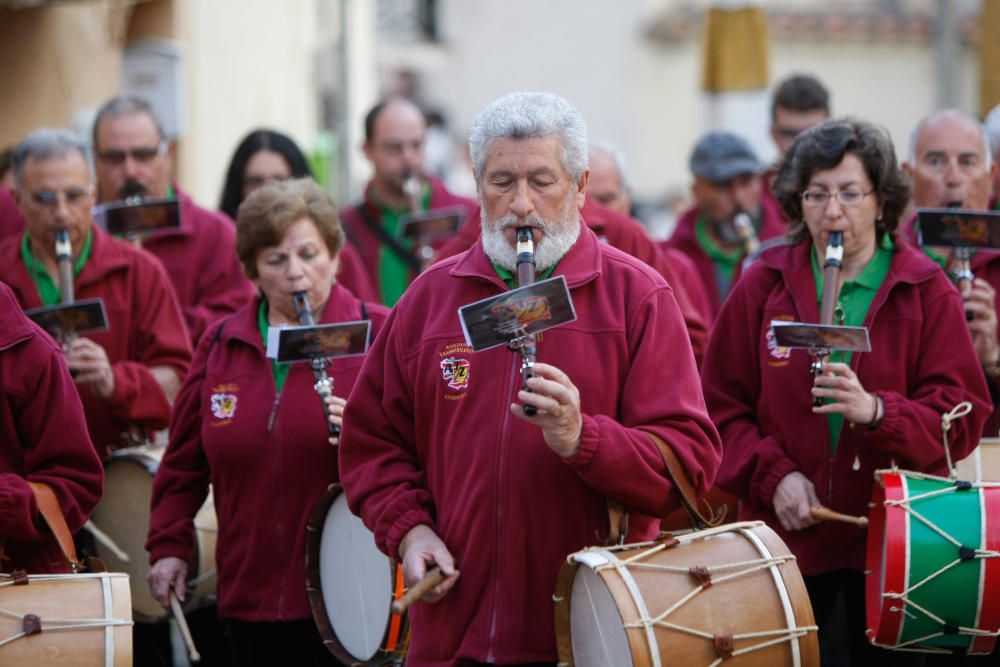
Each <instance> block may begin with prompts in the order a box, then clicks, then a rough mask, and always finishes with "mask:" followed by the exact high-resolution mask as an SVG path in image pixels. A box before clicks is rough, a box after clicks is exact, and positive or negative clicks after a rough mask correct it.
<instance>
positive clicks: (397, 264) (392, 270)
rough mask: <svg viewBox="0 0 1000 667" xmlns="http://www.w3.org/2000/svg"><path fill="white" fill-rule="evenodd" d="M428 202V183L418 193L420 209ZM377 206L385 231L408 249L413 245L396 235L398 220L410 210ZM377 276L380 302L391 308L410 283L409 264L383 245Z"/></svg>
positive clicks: (429, 199)
mask: <svg viewBox="0 0 1000 667" xmlns="http://www.w3.org/2000/svg"><path fill="white" fill-rule="evenodd" d="M430 202H431V188H430V185H429V184H428V185H424V192H423V194H422V195H420V210H422V211H426V210H427V208H428V207H429V206H430ZM378 207H379V210H380V211H381V213H382V228H383V229H385V233H386V234H388V235H389V236H391V237H393V238H395V239H398V240H399V244H400V245H401V246H403V247H404V248H406V249H407V250H409V249H410V248H411V247H412V245H413V244H412V243H411V241H410V240H409V239H401V238H399V237H398V236H397V235H398V234H399V221H400V220H401V219H402V218H403V216H405V215H409V214H410V210H409V209H405V210H402V211H397V210H394V209H391V208H389V207H388V206H385V205H384V204H378ZM378 278H379V283H380V284H381V285H382V303H384V304H385V305H387V306H389V307H390V308H391V307H393V306H395V305H396V302H397V301H399V297H401V296H403V292H405V291H406V288H407V287H408V286H409V285H410V265H409V264H407V263H406V262H404V261H403V260H402V259H401V258H399V257H398V256H397V255H396V253H394V252H393V251H392V249H391V248H389V247H388V246H386V245H383V246H382V248H381V249H380V250H379V262H378Z"/></svg>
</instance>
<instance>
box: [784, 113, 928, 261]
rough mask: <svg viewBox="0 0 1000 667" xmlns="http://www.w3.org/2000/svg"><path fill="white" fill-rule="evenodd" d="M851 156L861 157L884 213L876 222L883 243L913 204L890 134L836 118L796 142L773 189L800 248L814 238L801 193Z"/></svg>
mask: <svg viewBox="0 0 1000 667" xmlns="http://www.w3.org/2000/svg"><path fill="white" fill-rule="evenodd" d="M848 153H851V154H852V155H855V156H857V158H858V159H859V160H861V164H862V165H864V168H865V173H866V174H867V175H868V178H869V180H871V182H872V187H873V188H874V190H875V195H876V196H877V197H878V201H879V204H880V206H881V209H882V216H881V220H877V221H876V222H875V233H876V236H877V238H878V241H879V243H881V242H882V238H883V237H884V236H885V235H886V234H891V233H892V232H894V231H895V229H896V226H897V225H898V224H899V217H900V216H901V215H902V213H903V209H904V208H905V207H906V203H907V202H908V201H909V199H910V185H909V182H908V181H907V180H906V177H905V176H904V175H903V172H902V170H900V168H899V164H898V163H897V162H896V149H895V148H893V145H892V139H890V138H889V133H888V132H886V131H885V129H883V128H882V127H880V126H878V125H875V124H873V123H869V122H867V121H863V120H859V119H857V118H835V119H832V120H827V121H824V122H822V123H820V124H819V125H816V126H815V127H811V128H809V129H808V130H806V131H805V132H803V133H802V134H800V135H799V136H797V137H796V138H795V141H794V142H793V143H792V147H791V148H790V149H789V150H788V153H787V154H786V155H785V158H784V159H783V160H782V161H781V164H780V165H779V166H778V175H777V177H776V178H775V179H774V182H773V183H772V185H771V190H772V192H773V193H774V196H775V197H776V198H777V200H778V203H779V204H781V209H782V210H783V211H784V212H785V216H786V217H787V218H788V220H789V223H788V239H789V241H791V242H792V243H801V242H802V241H804V240H806V239H807V238H809V230H808V228H807V227H806V224H805V221H804V220H803V218H802V192H803V191H804V190H805V189H806V187H807V186H808V185H809V180H810V179H811V178H812V176H813V174H815V173H816V172H817V171H821V170H825V169H833V168H834V167H836V166H837V165H839V164H840V163H841V161H842V160H843V159H844V156H845V155H847V154H848Z"/></svg>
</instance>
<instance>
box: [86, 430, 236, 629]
mask: <svg viewBox="0 0 1000 667" xmlns="http://www.w3.org/2000/svg"><path fill="white" fill-rule="evenodd" d="M165 450H166V448H165V447H128V448H126V449H119V450H118V451H116V452H114V453H113V454H112V455H111V457H110V458H109V459H108V461H107V462H106V464H105V479H104V497H103V498H101V502H100V503H98V505H97V507H96V508H95V509H94V514H93V516H92V517H91V521H92V522H93V523H94V524H95V525H96V526H97V528H99V529H100V530H101V531H102V532H104V533H106V534H107V536H108V537H109V538H110V539H111V540H112V541H113V542H114V543H115V545H116V546H117V547H118V548H119V549H121V550H122V551H124V552H125V554H127V556H128V561H126V560H124V559H123V558H120V557H119V556H118V555H116V554H115V552H114V550H112V549H111V548H110V547H109V546H108V545H107V544H104V543H102V542H101V540H100V539H97V540H96V546H97V555H98V557H100V558H101V559H102V560H103V561H104V563H105V564H106V565H107V568H108V570H110V571H113V572H127V573H128V575H129V577H130V579H131V589H132V606H133V610H134V612H135V618H136V620H139V621H144V622H151V621H156V620H158V619H164V618H166V617H167V616H168V615H169V614H170V612H169V611H167V610H166V609H164V608H163V607H161V606H160V603H159V602H157V601H156V598H154V597H153V595H152V594H151V593H150V591H149V585H148V584H147V583H146V575H148V574H149V569H150V566H149V555H148V554H147V553H146V536H147V534H148V533H149V515H150V509H149V507H150V498H151V497H152V494H153V477H155V476H156V470H157V468H159V466H160V461H161V460H162V458H163V453H164V451H165ZM194 525H195V534H196V539H195V551H194V554H192V556H191V560H190V561H189V562H190V563H191V566H190V567H189V569H188V576H189V577H190V579H189V581H188V588H189V590H190V594H189V595H188V601H187V605H186V606H187V607H188V608H192V607H195V606H197V605H198V604H199V603H200V602H204V600H205V599H206V598H207V597H209V596H214V595H215V593H216V577H215V542H216V538H217V536H218V526H219V524H218V521H217V519H216V516H215V504H214V502H213V500H212V493H211V490H209V494H208V498H206V499H205V503H204V504H203V505H202V507H201V509H200V510H199V511H198V514H197V515H196V516H195V518H194Z"/></svg>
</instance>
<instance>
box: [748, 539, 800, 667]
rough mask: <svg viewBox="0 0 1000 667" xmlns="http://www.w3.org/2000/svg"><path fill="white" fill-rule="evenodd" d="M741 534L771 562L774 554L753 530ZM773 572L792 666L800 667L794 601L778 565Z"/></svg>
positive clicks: (772, 567)
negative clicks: (788, 636)
mask: <svg viewBox="0 0 1000 667" xmlns="http://www.w3.org/2000/svg"><path fill="white" fill-rule="evenodd" d="M739 532H740V533H742V534H743V536H744V537H745V538H746V539H747V540H748V541H749V542H750V543H751V544H753V546H754V548H755V549H757V552H758V553H759V554H760V555H761V557H763V558H765V559H768V560H770V559H771V558H774V554H773V553H771V550H770V549H768V548H767V545H766V544H764V542H763V540H761V539H760V537H758V536H757V534H756V533H754V532H753V529H751V528H740V529H739ZM767 569H768V570H770V572H771V577H772V578H773V579H774V587H775V588H776V589H777V591H778V597H780V598H781V608H782V610H784V612H785V623H786V624H787V625H788V631H789V633H790V635H791V636H790V641H789V645H790V647H791V649H792V665H794V667H800V666H801V664H802V654H801V650H800V647H799V638H798V636H796V634H795V632H796V630H798V624H797V623H796V619H795V610H794V609H792V600H791V597H790V596H789V594H788V588H787V587H786V586H785V578H784V577H783V576H782V574H781V572H779V571H778V566H777V565H771V566H770V567H768V568H767Z"/></svg>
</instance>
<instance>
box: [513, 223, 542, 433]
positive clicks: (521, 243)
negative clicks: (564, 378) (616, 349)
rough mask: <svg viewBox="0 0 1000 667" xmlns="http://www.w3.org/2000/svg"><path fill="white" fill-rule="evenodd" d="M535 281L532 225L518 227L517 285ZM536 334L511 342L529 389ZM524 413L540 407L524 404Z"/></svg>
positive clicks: (532, 415)
mask: <svg viewBox="0 0 1000 667" xmlns="http://www.w3.org/2000/svg"><path fill="white" fill-rule="evenodd" d="M534 282H535V242H534V239H533V238H532V237H531V227H518V228H517V286H518V287H527V286H528V285H531V284H532V283H534ZM536 343H537V342H536V340H535V336H534V334H529V333H525V334H522V335H521V336H519V337H518V338H517V339H516V340H515V341H512V342H511V348H516V349H517V350H519V351H520V352H521V386H522V388H523V389H524V390H525V391H531V390H530V389H528V380H530V379H531V378H533V377H535V355H536V353H537V347H536ZM524 414H526V415H528V416H529V417H534V416H535V415H537V414H538V408H537V407H535V406H534V405H531V404H530V403H525V404H524Z"/></svg>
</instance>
